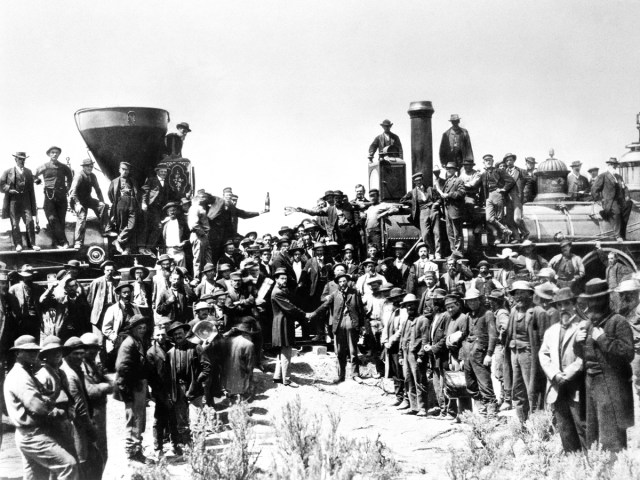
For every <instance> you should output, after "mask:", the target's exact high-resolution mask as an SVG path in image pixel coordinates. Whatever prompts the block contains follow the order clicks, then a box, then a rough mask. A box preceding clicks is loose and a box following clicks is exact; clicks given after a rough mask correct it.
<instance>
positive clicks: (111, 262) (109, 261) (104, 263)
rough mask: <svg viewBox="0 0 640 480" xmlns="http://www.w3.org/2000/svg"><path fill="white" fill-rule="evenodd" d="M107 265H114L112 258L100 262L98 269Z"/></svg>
mask: <svg viewBox="0 0 640 480" xmlns="http://www.w3.org/2000/svg"><path fill="white" fill-rule="evenodd" d="M109 265H111V266H112V267H113V266H114V265H115V263H114V262H113V260H105V261H104V262H102V263H101V264H100V270H102V269H103V268H104V267H108V266H109Z"/></svg>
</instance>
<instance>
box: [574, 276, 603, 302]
mask: <svg viewBox="0 0 640 480" xmlns="http://www.w3.org/2000/svg"><path fill="white" fill-rule="evenodd" d="M610 293H611V290H610V289H609V284H608V283H607V281H606V280H603V279H601V278H592V279H591V280H589V281H588V282H587V283H586V284H585V285H584V292H583V293H581V294H580V296H579V298H583V299H589V298H597V297H602V296H604V295H609V294H610Z"/></svg>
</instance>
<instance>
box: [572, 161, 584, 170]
mask: <svg viewBox="0 0 640 480" xmlns="http://www.w3.org/2000/svg"><path fill="white" fill-rule="evenodd" d="M570 166H571V168H573V167H581V166H582V162H581V161H580V160H576V161H575V162H571V165H570Z"/></svg>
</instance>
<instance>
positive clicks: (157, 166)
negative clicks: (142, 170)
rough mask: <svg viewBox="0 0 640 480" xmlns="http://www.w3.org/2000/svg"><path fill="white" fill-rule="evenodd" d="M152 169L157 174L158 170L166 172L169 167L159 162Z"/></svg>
mask: <svg viewBox="0 0 640 480" xmlns="http://www.w3.org/2000/svg"><path fill="white" fill-rule="evenodd" d="M153 169H154V170H155V171H156V172H157V171H158V170H168V169H169V165H167V164H166V163H164V162H160V163H159V164H157V165H156V166H155V167H153ZM198 193H200V191H198ZM202 193H204V190H203V191H202Z"/></svg>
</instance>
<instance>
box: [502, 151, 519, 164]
mask: <svg viewBox="0 0 640 480" xmlns="http://www.w3.org/2000/svg"><path fill="white" fill-rule="evenodd" d="M507 158H513V160H514V161H515V160H516V159H517V158H518V157H517V156H516V154H515V153H505V154H504V157H502V161H503V162H506V161H507Z"/></svg>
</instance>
